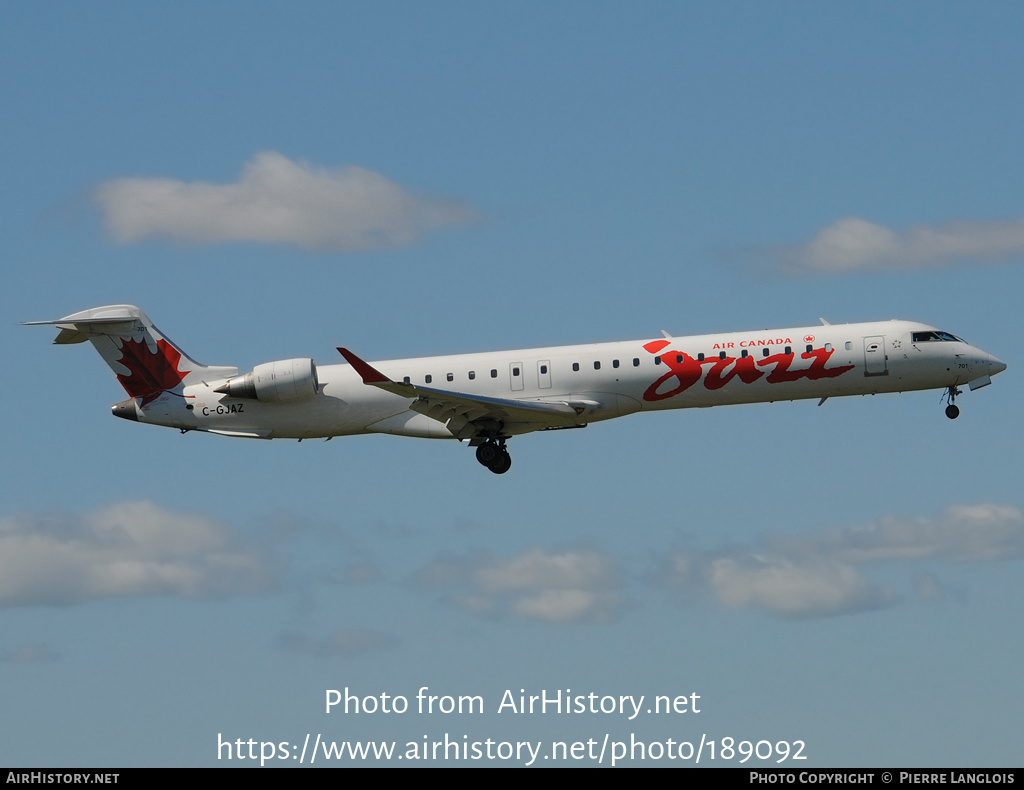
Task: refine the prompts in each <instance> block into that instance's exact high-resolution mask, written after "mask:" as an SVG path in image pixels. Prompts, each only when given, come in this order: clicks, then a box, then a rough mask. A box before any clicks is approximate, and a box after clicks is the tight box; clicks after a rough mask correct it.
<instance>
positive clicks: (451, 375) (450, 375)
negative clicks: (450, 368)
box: [445, 373, 455, 381]
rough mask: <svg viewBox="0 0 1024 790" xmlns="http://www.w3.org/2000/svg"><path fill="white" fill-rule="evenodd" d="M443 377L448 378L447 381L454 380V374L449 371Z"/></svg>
mask: <svg viewBox="0 0 1024 790" xmlns="http://www.w3.org/2000/svg"><path fill="white" fill-rule="evenodd" d="M445 378H446V379H448V381H455V374H453V373H449V374H448V375H447V376H445Z"/></svg>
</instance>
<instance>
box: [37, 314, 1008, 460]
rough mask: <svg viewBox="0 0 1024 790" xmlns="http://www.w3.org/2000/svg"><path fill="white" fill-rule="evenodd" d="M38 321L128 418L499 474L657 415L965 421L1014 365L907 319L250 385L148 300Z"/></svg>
mask: <svg viewBox="0 0 1024 790" xmlns="http://www.w3.org/2000/svg"><path fill="white" fill-rule="evenodd" d="M25 325H53V326H56V327H57V329H59V330H60V332H59V334H58V335H57V337H56V339H55V340H54V343H56V344H60V345H63V344H70V343H82V342H85V341H86V340H89V341H91V342H92V344H93V346H95V348H96V350H97V351H99V353H100V356H101V357H103V359H104V361H105V362H106V363H107V365H109V366H110V368H111V369H112V370H113V371H114V374H115V375H116V376H117V379H118V381H120V382H121V385H122V386H123V387H124V389H125V391H126V392H127V393H128V399H127V400H125V401H122V402H121V403H118V404H115V405H114V406H112V407H111V409H112V411H113V414H114V416H116V417H121V418H124V419H127V420H134V421H136V422H142V423H150V424H152V425H163V426H169V427H173V428H178V429H180V430H181V432H182V433H186V432H188V431H205V432H208V433H214V434H219V435H222V436H234V437H244V438H255V439H278V438H290V439H298V440H299V441H301V440H302V439H311V438H326V439H331V438H333V437H335V436H351V435H355V434H366V433H385V434H394V435H398V436H415V437H423V438H431V439H441V438H443V439H458V440H459V441H460V442H463V441H466V442H468V443H469V446H470V447H474V448H475V449H476V458H477V460H478V461H479V462H480V463H481V464H482V465H483V466H485V467H486V468H487V469H489V470H490V471H492V472H494V473H495V474H504V473H505V472H507V471H508V470H509V468H510V467H511V466H512V459H511V456H510V455H509V453H508V448H507V446H506V442H507V440H508V439H510V438H511V437H513V436H518V435H520V434H524V433H531V432H533V431H545V430H558V429H568V428H584V427H586V426H587V425H589V424H590V423H592V422H600V421H602V420H609V419H612V418H614V417H623V416H625V415H627V414H634V413H636V412H643V411H660V410H663V409H682V408H692V407H709V406H724V405H730V404H740V403H763V402H774V401H787V400H800V399H808V398H817V399H819V401H818V405H819V406H820V405H821V404H822V403H824V402H825V400H826V399H828V398H832V397H837V396H843V395H874V394H876V393H882V392H908V391H912V390H926V389H944V390H945V392H944V399H945V401H946V403H947V404H948V405H947V406H946V416H948V417H949V418H950V419H955V418H956V417H957V416H959V414H960V409H959V407H958V406H957V405H956V398H957V396H958V395H960V394H961V392H962V391H961V389H960V387H961V386H964V385H968V386H969V387H970V389H972V390H974V389H978V388H980V387H984V386H986V385H988V384H990V383H991V381H992V379H991V377H992V376H994V375H995V374H997V373H999V372H1001V371H1003V370H1005V369H1006V365H1005V364H1004V363H1002V362H1001V361H1000V360H998V359H996V358H995V357H994V356H992V355H991V354H988V353H986V352H984V351H982V350H980V349H978V348H975V347H974V346H971V345H968V344H967V343H966V342H965V341H963V340H961V339H960V338H959V337H956V336H954V335H951V334H949V333H948V332H945V331H941V330H938V329H935V328H934V327H931V326H926V325H925V324H918V323H913V322H910V321H899V320H892V321H882V322H874V323H860V324H837V325H832V324H829V323H828V322H827V321H825V320H824V319H821V326H813V327H803V328H796V329H773V330H757V331H750V332H732V333H721V334H710V335H700V336H696V337H672V336H670V335H668V334H667V333H665V332H663V333H662V334H663V335H664V337H662V338H658V339H653V340H634V341H625V342H618V343H599V344H591V345H576V346H558V347H551V348H534V349H522V350H515V351H500V352H494V353H482V354H460V355H457V356H439V357H423V358H418V359H398V360H388V361H383V362H374V363H373V364H370V363H369V362H366V361H364V360H363V359H362V358H361V357H358V356H356V355H355V354H354V353H353V352H352V351H350V350H348V349H347V348H338V352H339V353H340V354H341V356H342V357H343V358H344V359H345V363H346V364H335V365H319V366H318V365H317V364H316V363H315V362H314V361H313V360H312V359H310V358H298V359H287V360H279V361H275V362H267V363H264V364H261V365H257V366H256V367H254V368H253V370H251V371H249V372H248V373H245V374H244V375H239V371H238V368H235V367H211V366H205V365H201V364H199V363H198V362H196V361H195V360H193V359H192V358H191V357H189V356H188V355H187V354H185V352H184V351H182V350H181V349H180V348H179V347H178V346H177V345H175V344H174V343H173V342H171V340H170V339H169V338H167V336H166V335H164V334H163V333H162V332H160V331H159V330H158V329H157V328H156V327H155V326H154V325H153V323H152V321H150V320H149V318H148V317H147V316H146V314H145V313H144V312H143V311H142V310H140V309H139V308H138V307H135V306H134V305H110V306H106V307H96V308H92V309H90V310H84V311H82V312H79V313H74V314H73V315H69V316H65V317H64V318H60V319H57V320H55V321H29V322H25Z"/></svg>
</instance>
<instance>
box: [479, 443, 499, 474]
mask: <svg viewBox="0 0 1024 790" xmlns="http://www.w3.org/2000/svg"><path fill="white" fill-rule="evenodd" d="M500 454H501V450H500V449H499V448H498V445H496V444H495V443H494V442H484V443H483V444H481V445H478V446H477V448H476V460H477V461H479V462H480V463H481V464H483V465H484V466H486V467H487V468H488V469H490V468H491V464H493V463H494V462H495V459H497V457H498V456H499V455H500Z"/></svg>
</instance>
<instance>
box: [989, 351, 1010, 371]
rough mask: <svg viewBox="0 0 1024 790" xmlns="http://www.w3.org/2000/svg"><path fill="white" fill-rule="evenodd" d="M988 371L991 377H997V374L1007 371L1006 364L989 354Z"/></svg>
mask: <svg viewBox="0 0 1024 790" xmlns="http://www.w3.org/2000/svg"><path fill="white" fill-rule="evenodd" d="M988 370H989V373H988V374H989V375H990V376H994V375H996V373H1002V372H1003V371H1004V370H1006V363H1005V362H1003V361H1002V360H999V359H996V358H995V357H994V356H992V355H991V354H989V355H988Z"/></svg>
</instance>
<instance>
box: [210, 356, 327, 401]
mask: <svg viewBox="0 0 1024 790" xmlns="http://www.w3.org/2000/svg"><path fill="white" fill-rule="evenodd" d="M319 391H320V382H319V381H318V380H317V377H316V365H315V364H314V363H313V360H311V359H284V360H281V361H280V362H266V363H264V364H262V365H257V366H256V367H254V368H253V369H252V372H251V373H246V374H245V375H244V376H242V377H241V378H234V379H230V380H229V381H228V383H227V384H225V385H223V386H221V387H217V389H215V390H214V392H221V393H224V394H225V395H229V396H230V397H232V398H252V399H253V400H258V401H261V402H262V403H280V402H282V401H290V400H299V399H301V398H309V397H312V396H313V395H316V394H317V393H318V392H319Z"/></svg>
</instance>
